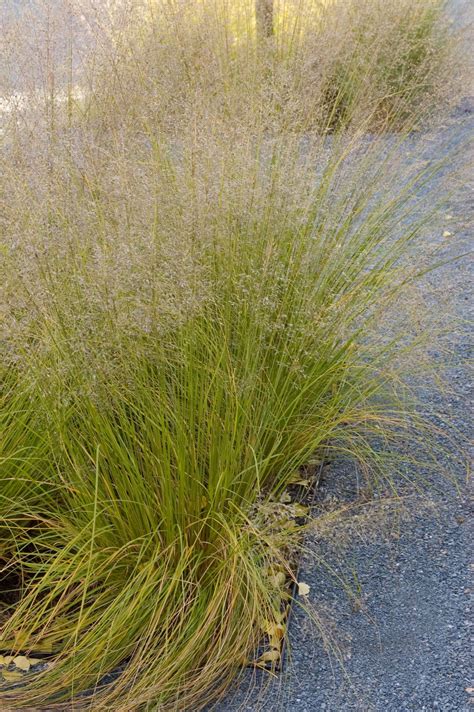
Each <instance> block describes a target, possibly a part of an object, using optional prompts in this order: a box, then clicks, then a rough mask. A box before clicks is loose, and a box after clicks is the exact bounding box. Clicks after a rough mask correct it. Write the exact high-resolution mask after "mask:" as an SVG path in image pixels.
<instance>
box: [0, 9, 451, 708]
mask: <svg viewBox="0 0 474 712" xmlns="http://www.w3.org/2000/svg"><path fill="white" fill-rule="evenodd" d="M78 5H80V8H79V10H78V12H77V13H76V12H73V8H72V7H71V6H70V5H69V4H66V5H64V7H63V6H61V8H59V10H57V11H56V10H55V8H53V7H52V6H51V4H48V3H45V4H43V3H38V4H37V5H35V12H34V14H30V15H28V12H26V13H25V14H24V15H21V14H20V16H18V15H16V14H15V15H12V16H11V18H10V21H11V24H10V25H9V28H10V29H9V32H8V33H7V34H6V41H5V45H4V47H3V52H4V55H5V66H6V67H8V66H9V63H12V62H13V59H14V58H15V56H16V53H17V52H18V51H20V56H22V57H23V62H22V63H21V64H20V65H18V66H20V67H24V68H25V71H26V68H28V69H29V70H30V71H29V72H28V73H27V74H25V75H24V74H23V72H22V74H21V76H20V75H19V74H18V72H16V73H15V72H13V71H10V73H7V74H6V77H5V89H6V96H7V97H8V104H5V106H6V109H5V111H4V113H3V117H2V136H1V140H2V148H1V150H2V158H3V159H4V163H5V167H6V170H5V172H4V175H3V177H2V182H1V185H0V188H1V192H2V200H3V204H4V211H3V214H2V218H1V220H2V223H1V227H2V242H1V251H2V264H1V266H0V283H1V287H0V309H1V314H2V321H3V325H2V332H1V352H0V354H1V375H2V391H1V399H2V400H1V405H2V416H1V417H2V420H1V424H2V438H1V448H2V449H1V455H0V457H1V467H2V477H1V481H0V485H1V487H0V497H1V500H0V501H1V505H0V507H1V509H0V512H1V514H0V516H1V522H0V537H1V539H0V557H1V562H2V567H3V574H2V577H3V580H5V581H6V580H8V581H9V582H13V583H12V586H13V591H10V592H9V595H8V597H5V596H4V597H3V599H2V600H3V605H2V608H3V611H2V615H1V619H0V623H1V629H0V645H1V647H2V649H3V650H4V651H9V652H11V653H13V654H14V653H19V652H24V653H27V654H33V653H34V651H40V652H41V651H43V652H47V653H49V654H50V655H51V656H52V657H51V658H49V662H48V664H47V665H46V668H45V669H44V670H41V671H38V672H37V673H35V674H31V675H30V676H29V677H27V678H26V679H25V680H24V683H25V684H22V685H21V686H14V687H11V686H10V688H8V685H7V686H4V688H3V689H2V692H1V695H2V704H3V705H4V706H5V707H6V708H8V709H10V708H11V709H25V707H28V706H29V707H31V706H34V708H35V709H41V708H42V707H50V706H51V705H53V706H56V707H58V708H61V707H63V708H68V706H69V705H70V704H71V702H70V700H71V699H73V704H74V706H76V707H77V708H82V707H84V708H87V707H89V708H92V709H124V710H125V709H139V708H150V709H157V708H160V709H200V708H202V707H204V705H205V704H206V703H207V702H208V701H209V700H211V699H214V698H215V696H216V695H218V694H219V693H220V692H221V691H223V690H224V689H225V688H226V686H227V685H228V684H229V682H230V681H231V680H232V679H233V676H235V675H236V674H237V673H238V670H239V669H240V668H241V667H242V665H243V664H245V663H246V662H249V661H252V660H255V658H256V652H255V651H256V650H257V647H258V645H259V643H260V642H261V641H262V640H265V641H266V643H267V644H268V645H269V646H270V653H271V654H272V653H276V655H274V656H273V659H275V658H277V657H278V654H279V642H278V641H280V639H281V635H280V632H281V633H282V634H283V633H284V624H283V623H282V610H283V608H284V606H285V605H286V602H287V599H288V595H289V594H288V586H287V583H286V582H287V581H288V580H289V579H291V577H292V576H293V574H292V573H291V571H292V565H293V553H292V552H293V550H294V548H295V547H297V546H298V543H299V537H300V532H299V531H298V525H297V522H296V519H297V518H296V517H294V516H292V515H291V507H292V506H293V503H287V502H286V499H287V493H286V490H287V487H288V485H289V483H291V482H292V481H294V479H295V473H297V472H298V471H299V469H300V468H301V467H303V466H304V465H305V464H306V463H307V462H308V461H309V460H310V459H311V457H312V456H314V455H315V454H316V456H318V455H320V454H321V453H322V452H323V450H324V451H330V452H332V453H333V454H334V455H335V454H337V453H341V454H344V455H345V456H351V457H353V458H355V459H356V460H359V461H360V462H361V463H363V467H364V470H365V471H366V473H367V477H370V476H372V477H374V478H375V479H376V480H383V479H384V478H388V479H389V476H390V470H389V469H387V462H388V461H389V457H388V455H389V453H390V450H391V448H392V447H393V446H394V444H395V443H396V442H397V441H398V440H399V439H401V438H402V437H403V434H405V433H406V432H407V431H409V432H410V438H411V440H412V441H413V442H416V443H417V445H418V443H419V441H420V440H422V439H423V437H424V431H423V429H422V426H421V424H420V428H421V429H420V430H418V431H416V430H414V426H415V425H416V422H417V419H416V417H415V415H411V414H410V413H409V412H407V409H406V399H405V398H401V394H403V395H405V391H404V390H403V377H404V372H405V371H406V370H409V371H410V372H411V374H413V369H414V368H415V366H416V363H417V358H416V357H414V358H413V359H411V360H410V361H408V353H410V350H413V349H415V350H414V351H413V353H415V354H416V347H417V345H418V344H419V343H420V340H421V339H420V336H419V334H418V333H416V330H414V332H413V333H411V332H410V331H407V330H406V328H405V329H404V330H403V331H402V333H401V334H397V333H396V329H395V326H394V327H393V329H392V331H393V333H391V334H390V338H387V333H386V332H385V334H384V335H381V334H380V323H381V322H382V321H383V320H384V319H386V318H387V314H388V313H390V309H392V308H393V309H394V308H395V305H396V309H397V311H398V313H400V311H401V309H402V307H401V306H400V304H402V305H403V303H404V300H406V299H407V294H408V292H409V289H410V285H411V284H412V283H413V282H414V280H415V279H416V277H417V275H418V274H419V273H420V272H422V271H423V269H425V266H426V264H427V260H428V257H427V256H426V255H425V254H424V255H423V256H422V258H420V262H418V263H414V262H413V259H412V257H413V254H416V251H417V249H418V248H417V240H418V237H419V231H420V225H419V224H418V223H417V222H416V220H415V219H413V218H412V219H407V216H410V215H411V213H412V211H413V210H414V205H413V194H414V193H415V194H416V191H417V190H418V189H419V188H420V187H421V186H425V188H426V186H427V184H428V181H429V178H430V175H431V172H432V169H431V168H430V167H428V168H426V167H425V168H422V169H420V168H418V167H417V164H416V162H414V163H413V165H412V167H411V168H405V169H403V170H402V169H401V168H400V166H399V164H398V161H397V154H396V150H395V149H396V145H395V146H394V144H396V143H397V142H403V136H404V134H403V133H400V135H399V137H398V138H397V140H396V141H395V142H387V141H386V140H385V139H384V138H383V136H382V133H383V132H382V131H381V129H386V128H390V129H392V130H393V129H394V128H398V129H400V130H402V129H403V131H407V130H409V129H411V128H413V126H414V124H415V123H416V122H418V121H419V120H421V119H422V118H424V117H425V116H426V113H424V112H423V111H422V105H420V102H422V104H423V108H425V109H426V112H427V113H429V111H430V109H431V106H432V105H431V100H432V96H431V94H430V95H429V102H427V103H423V102H424V99H423V97H425V98H427V97H428V91H427V88H428V87H429V86H431V87H432V86H434V85H437V83H439V84H441V83H442V77H443V72H444V71H447V70H446V67H447V59H446V58H447V52H446V50H445V43H444V41H443V42H441V38H444V35H443V29H442V26H441V25H440V24H439V23H440V15H439V12H440V7H439V5H438V4H437V3H434V2H433V3H431V2H430V3H429V4H427V3H417V2H415V3H413V2H411V3H409V4H408V3H405V2H399V3H398V2H397V3H394V4H393V7H392V6H391V8H392V9H391V11H390V13H388V14H387V13H384V21H383V22H382V21H381V13H382V5H381V4H380V3H378V2H376V0H373V1H372V2H369V1H368V0H367V2H365V3H363V6H362V5H361V6H359V5H358V6H357V11H356V7H355V5H354V4H352V3H348V4H347V5H344V7H342V4H341V3H339V2H334V3H305V2H303V3H276V4H275V13H274V17H273V32H271V33H270V32H264V33H263V35H264V36H262V33H261V32H258V31H257V28H258V23H257V22H256V15H255V12H254V9H255V8H254V6H253V4H251V3H247V2H242V3H232V4H229V3H224V2H207V1H206V2H202V3H189V4H176V5H174V4H173V3H161V2H144V3H125V2H124V3H116V4H115V3H114V4H112V5H109V4H108V3H102V4H101V5H100V7H96V5H95V4H94V3H91V4H88V3H85V2H84V3H82V2H81V3H79V4H78ZM408 6H409V8H410V11H409V13H408ZM30 9H31V8H30ZM26 17H29V18H30V20H31V21H32V25H33V28H34V33H33V34H34V36H35V37H36V40H35V41H36V42H37V43H38V44H37V45H36V47H35V43H34V42H33V43H32V44H31V45H29V47H30V50H29V49H28V42H27V39H28V40H29V39H31V38H29V37H28V26H27V25H26ZM408 17H410V18H411V22H409V23H407V18H408ZM379 20H380V21H379ZM440 28H441V29H440ZM18 30H20V35H19V36H18V37H17V39H18V40H19V42H18V44H17V45H16V46H15V47H13V45H12V43H11V39H12V38H13V37H14V36H15V31H18ZM39 30H42V31H41V32H40V31H39ZM394 37H396V38H399V40H400V41H398V40H397V44H396V47H397V51H396V52H395V53H394V52H393V46H394V45H393V40H394ZM374 47H376V50H377V51H374ZM389 47H390V51H389ZM18 48H19V50H18ZM28 51H32V53H33V54H32V56H31V67H27V65H28V60H29V59H30V56H29V55H28ZM33 57H34V58H35V61H34V62H33ZM430 82H431V84H430ZM368 87H369V88H370V92H368ZM425 91H426V94H424V92H425ZM331 92H333V93H332V94H331ZM334 92H335V93H334ZM415 96H416V101H415ZM368 128H371V129H374V128H377V129H379V130H380V131H378V134H376V135H374V137H373V140H372V141H370V142H369V141H367V139H366V134H365V132H366V130H367V129H368ZM328 133H329V134H330V135H329V136H328ZM389 184H390V185H391V190H390V197H388V192H387V190H388V188H387V186H388V185H389ZM394 184H395V185H398V186H399V187H398V189H395V190H394V189H393V185H394ZM426 189H427V188H426ZM399 344H402V347H403V352H402V353H403V357H402V358H400V348H401V347H400V348H399ZM417 433H418V435H417ZM374 439H375V440H377V441H378V442H382V443H383V446H384V452H383V454H382V455H381V454H380V453H378V452H377V450H376V449H375V447H374V444H373V443H374ZM397 457H398V466H399V467H401V465H402V463H403V460H402V458H401V456H400V455H398V456H397ZM394 462H395V461H394ZM394 462H392V465H391V467H392V468H393V467H395V464H394ZM285 493H286V496H285ZM269 503H271V506H273V505H275V506H277V507H278V508H279V509H280V510H281V512H282V516H281V518H280V519H281V522H284V526H283V525H281V526H275V521H274V520H272V519H271V518H269V517H268V516H267V514H268V504H269ZM285 507H287V509H285ZM269 631H272V633H269ZM275 631H280V632H279V633H278V634H276V633H275ZM275 636H276V641H275ZM118 666H122V669H121V674H120V675H119V676H116V677H115V680H114V684H113V685H109V686H105V685H103V684H101V681H102V680H103V678H104V676H106V675H107V674H109V673H112V672H113V671H114V670H116V669H117V667H118Z"/></svg>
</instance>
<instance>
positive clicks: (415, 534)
mask: <svg viewBox="0 0 474 712" xmlns="http://www.w3.org/2000/svg"><path fill="white" fill-rule="evenodd" d="M461 4H462V3H461V2H456V1H455V0H453V2H452V6H453V7H456V6H460V5H461ZM473 10H474V8H472V6H471V13H470V14H471V18H472V15H473V14H474V11H473ZM473 135H474V98H473V97H469V96H466V97H465V98H464V99H463V100H462V101H461V102H460V104H459V105H458V107H457V108H456V110H455V111H454V112H453V114H452V116H451V117H450V120H449V121H447V122H446V125H445V126H444V127H442V129H441V130H440V131H439V132H438V133H437V135H435V136H433V137H432V140H428V142H427V143H426V147H425V148H424V149H423V151H424V156H423V157H424V159H425V160H428V161H429V160H436V159H437V158H439V155H438V150H437V149H438V147H439V144H440V140H441V142H442V143H444V144H445V145H450V146H451V147H454V146H456V145H463V146H464V144H467V142H468V140H469V137H470V136H473ZM424 140H426V137H425V138H424ZM463 152H464V151H463ZM464 158H465V156H464ZM450 169H452V165H451V166H450ZM465 178H466V176H465V175H464V178H462V179H460V180H459V182H458V185H457V186H456V189H455V191H454V194H453V196H452V198H451V200H450V203H449V205H448V206H447V208H446V211H443V213H442V215H440V217H439V219H438V221H437V223H436V224H433V225H431V226H430V233H429V234H428V236H427V238H428V239H429V240H430V242H433V241H437V240H443V239H444V240H445V243H446V247H445V248H444V250H443V255H444V256H445V257H446V258H449V257H454V256H456V255H459V254H463V253H465V252H467V251H468V250H469V249H472V244H473V243H472V235H473V232H474V185H469V182H467V181H466V180H465ZM446 230H448V231H449V232H450V233H452V236H451V237H449V239H447V238H443V233H444V232H445V231H446ZM473 277H474V265H473V261H472V259H471V258H469V257H468V258H466V257H464V258H463V259H461V260H459V261H458V262H452V263H451V264H449V265H446V266H445V267H443V268H441V269H440V270H437V271H436V273H433V274H432V275H431V276H430V277H429V278H427V279H426V285H427V287H428V288H429V289H430V290H431V295H432V296H431V299H433V300H435V301H434V306H435V308H436V307H438V309H444V308H445V304H446V302H448V303H449V304H450V308H451V312H453V313H454V314H455V315H456V317H458V318H460V319H465V320H468V319H469V318H470V316H472V315H471V314H470V313H469V312H470V309H471V305H472V299H470V295H471V296H472V291H471V290H472V287H471V285H472V284H473V283H474V280H473ZM447 338H448V341H449V348H450V351H451V355H450V362H449V366H448V372H447V375H448V378H449V381H450V386H451V389H452V390H451V391H450V393H449V394H448V395H445V396H441V395H440V394H439V393H438V392H437V391H435V390H429V389H426V392H425V391H424V392H423V393H422V394H421V397H422V399H423V400H424V401H425V402H426V403H427V405H429V407H430V408H431V407H434V409H435V410H436V411H437V412H438V413H439V414H440V415H441V416H442V415H445V416H446V417H447V418H448V419H449V422H450V423H451V425H452V426H454V427H456V428H458V430H459V431H460V432H462V433H463V434H464V435H465V436H466V437H469V436H470V435H472V434H473V422H472V418H471V412H472V410H471V408H472V398H473V389H472V384H471V382H470V378H469V372H468V367H467V364H468V359H469V354H470V352H471V351H472V340H471V339H470V334H469V327H468V326H466V327H463V326H462V325H461V326H459V328H457V329H456V331H455V333H453V334H451V335H450V336H449V337H447ZM434 357H435V358H436V357H439V358H441V356H439V355H438V354H436V352H434ZM330 468H331V470H332V471H330V470H328V471H327V472H326V476H325V480H323V483H322V487H321V489H320V492H319V499H320V500H323V501H324V500H325V499H326V500H328V499H330V498H336V499H337V500H339V501H341V500H342V501H344V500H349V501H354V500H355V498H356V497H357V492H356V491H354V473H353V472H351V471H350V467H349V465H344V464H343V463H334V464H333V465H331V466H330ZM450 474H451V475H452V477H453V481H452V483H449V482H447V481H446V479H444V477H443V476H441V475H439V476H436V475H433V474H431V475H428V478H429V479H430V480H431V485H432V488H431V492H432V495H433V496H432V504H431V508H425V507H424V505H423V507H422V501H421V499H420V501H419V502H416V503H415V511H414V513H413V516H411V517H410V518H407V520H406V521H404V522H402V523H401V524H400V529H398V527H397V526H395V524H396V522H393V521H392V524H391V527H390V529H391V531H389V532H388V533H387V532H385V533H384V535H383V536H382V535H378V534H377V533H376V534H375V535H374V534H373V533H372V536H369V535H367V536H362V535H361V536H354V537H352V540H351V541H349V543H348V544H347V545H346V546H345V547H344V550H343V551H342V550H340V549H338V548H337V547H336V548H334V547H332V545H331V544H330V543H329V544H328V543H327V542H326V543H322V542H321V541H316V540H315V539H311V538H309V539H308V541H307V547H308V550H309V552H308V555H307V557H305V560H304V562H303V568H302V571H301V572H300V577H299V578H300V580H303V581H305V582H307V583H308V584H310V586H311V600H312V602H313V603H314V607H315V611H316V614H317V616H318V617H319V619H320V622H321V631H322V632H321V633H319V634H318V632H317V626H315V625H314V623H311V622H310V621H309V620H308V616H307V613H305V612H304V611H302V610H299V609H298V608H297V607H295V609H294V614H293V616H292V619H291V626H290V640H291V659H290V660H289V662H288V664H287V666H286V669H285V672H284V673H283V674H282V675H280V676H279V677H278V678H275V679H272V678H270V677H269V676H268V675H263V674H260V673H253V672H249V671H247V672H245V673H244V675H243V678H242V679H241V680H240V682H239V683H238V684H237V685H236V687H235V689H234V690H233V691H232V692H231V694H230V695H229V696H228V697H227V698H226V699H225V700H223V701H221V702H220V703H219V704H218V705H216V706H215V707H213V710H215V711H216V712H234V711H235V710H242V711H243V712H256V710H260V709H262V710H263V709H264V710H268V711H275V712H277V711H279V712H290V711H291V712H293V710H295V711H296V712H319V711H320V710H321V711H325V712H352V711H355V710H358V711H361V710H362V711H364V712H365V711H367V712H369V711H372V710H373V711H375V712H431V710H441V711H442V712H469V711H471V712H472V710H474V706H473V703H474V689H473V688H474V676H473V675H472V673H471V670H472V668H473V665H472V660H473V658H472V651H473V645H472V643H473V640H474V637H473V632H474V618H473V616H472V603H473V593H474V580H473V568H472V567H473V564H472V556H471V549H472V543H471V542H472V541H474V525H473V522H474V519H473V517H472V498H471V494H472V490H471V488H470V486H469V483H468V482H467V481H466V479H467V478H466V463H465V460H464V461H463V460H462V458H460V459H459V462H458V463H457V464H456V462H454V463H451V472H450ZM382 519H383V518H382ZM322 556H323V557H324V559H325V560H326V561H327V562H329V563H330V565H331V566H332V567H333V569H334V570H335V571H336V572H337V574H338V575H341V576H342V577H343V578H344V579H345V580H346V581H347V582H348V583H349V584H350V585H351V588H352V590H353V591H357V592H358V599H357V602H356V605H354V602H353V601H351V600H350V599H349V598H348V597H347V595H346V593H345V592H344V591H343V590H342V588H341V585H340V584H339V583H338V582H337V580H336V579H335V577H334V575H331V574H330V573H329V572H328V570H327V568H325V566H323V565H321V564H318V563H317V560H318V557H319V561H320V560H321V557H322ZM262 686H264V687H263V689H262Z"/></svg>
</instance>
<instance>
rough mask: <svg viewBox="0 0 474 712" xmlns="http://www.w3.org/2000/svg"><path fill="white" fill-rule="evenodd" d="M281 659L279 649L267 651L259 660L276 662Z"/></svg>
mask: <svg viewBox="0 0 474 712" xmlns="http://www.w3.org/2000/svg"><path fill="white" fill-rule="evenodd" d="M279 659H280V651H279V650H267V651H266V652H265V653H263V654H262V655H260V657H259V659H258V660H257V662H258V663H276V662H278V661H279Z"/></svg>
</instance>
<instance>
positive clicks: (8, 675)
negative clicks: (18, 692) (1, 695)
mask: <svg viewBox="0 0 474 712" xmlns="http://www.w3.org/2000/svg"><path fill="white" fill-rule="evenodd" d="M2 677H3V679H4V680H5V681H6V682H19V680H23V673H21V672H15V671H12V672H10V671H9V670H2Z"/></svg>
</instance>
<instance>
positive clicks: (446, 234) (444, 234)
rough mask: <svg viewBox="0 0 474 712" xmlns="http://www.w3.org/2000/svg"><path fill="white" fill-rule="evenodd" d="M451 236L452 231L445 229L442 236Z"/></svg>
mask: <svg viewBox="0 0 474 712" xmlns="http://www.w3.org/2000/svg"><path fill="white" fill-rule="evenodd" d="M452 236H453V233H452V232H449V230H445V231H444V232H443V237H452Z"/></svg>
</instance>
